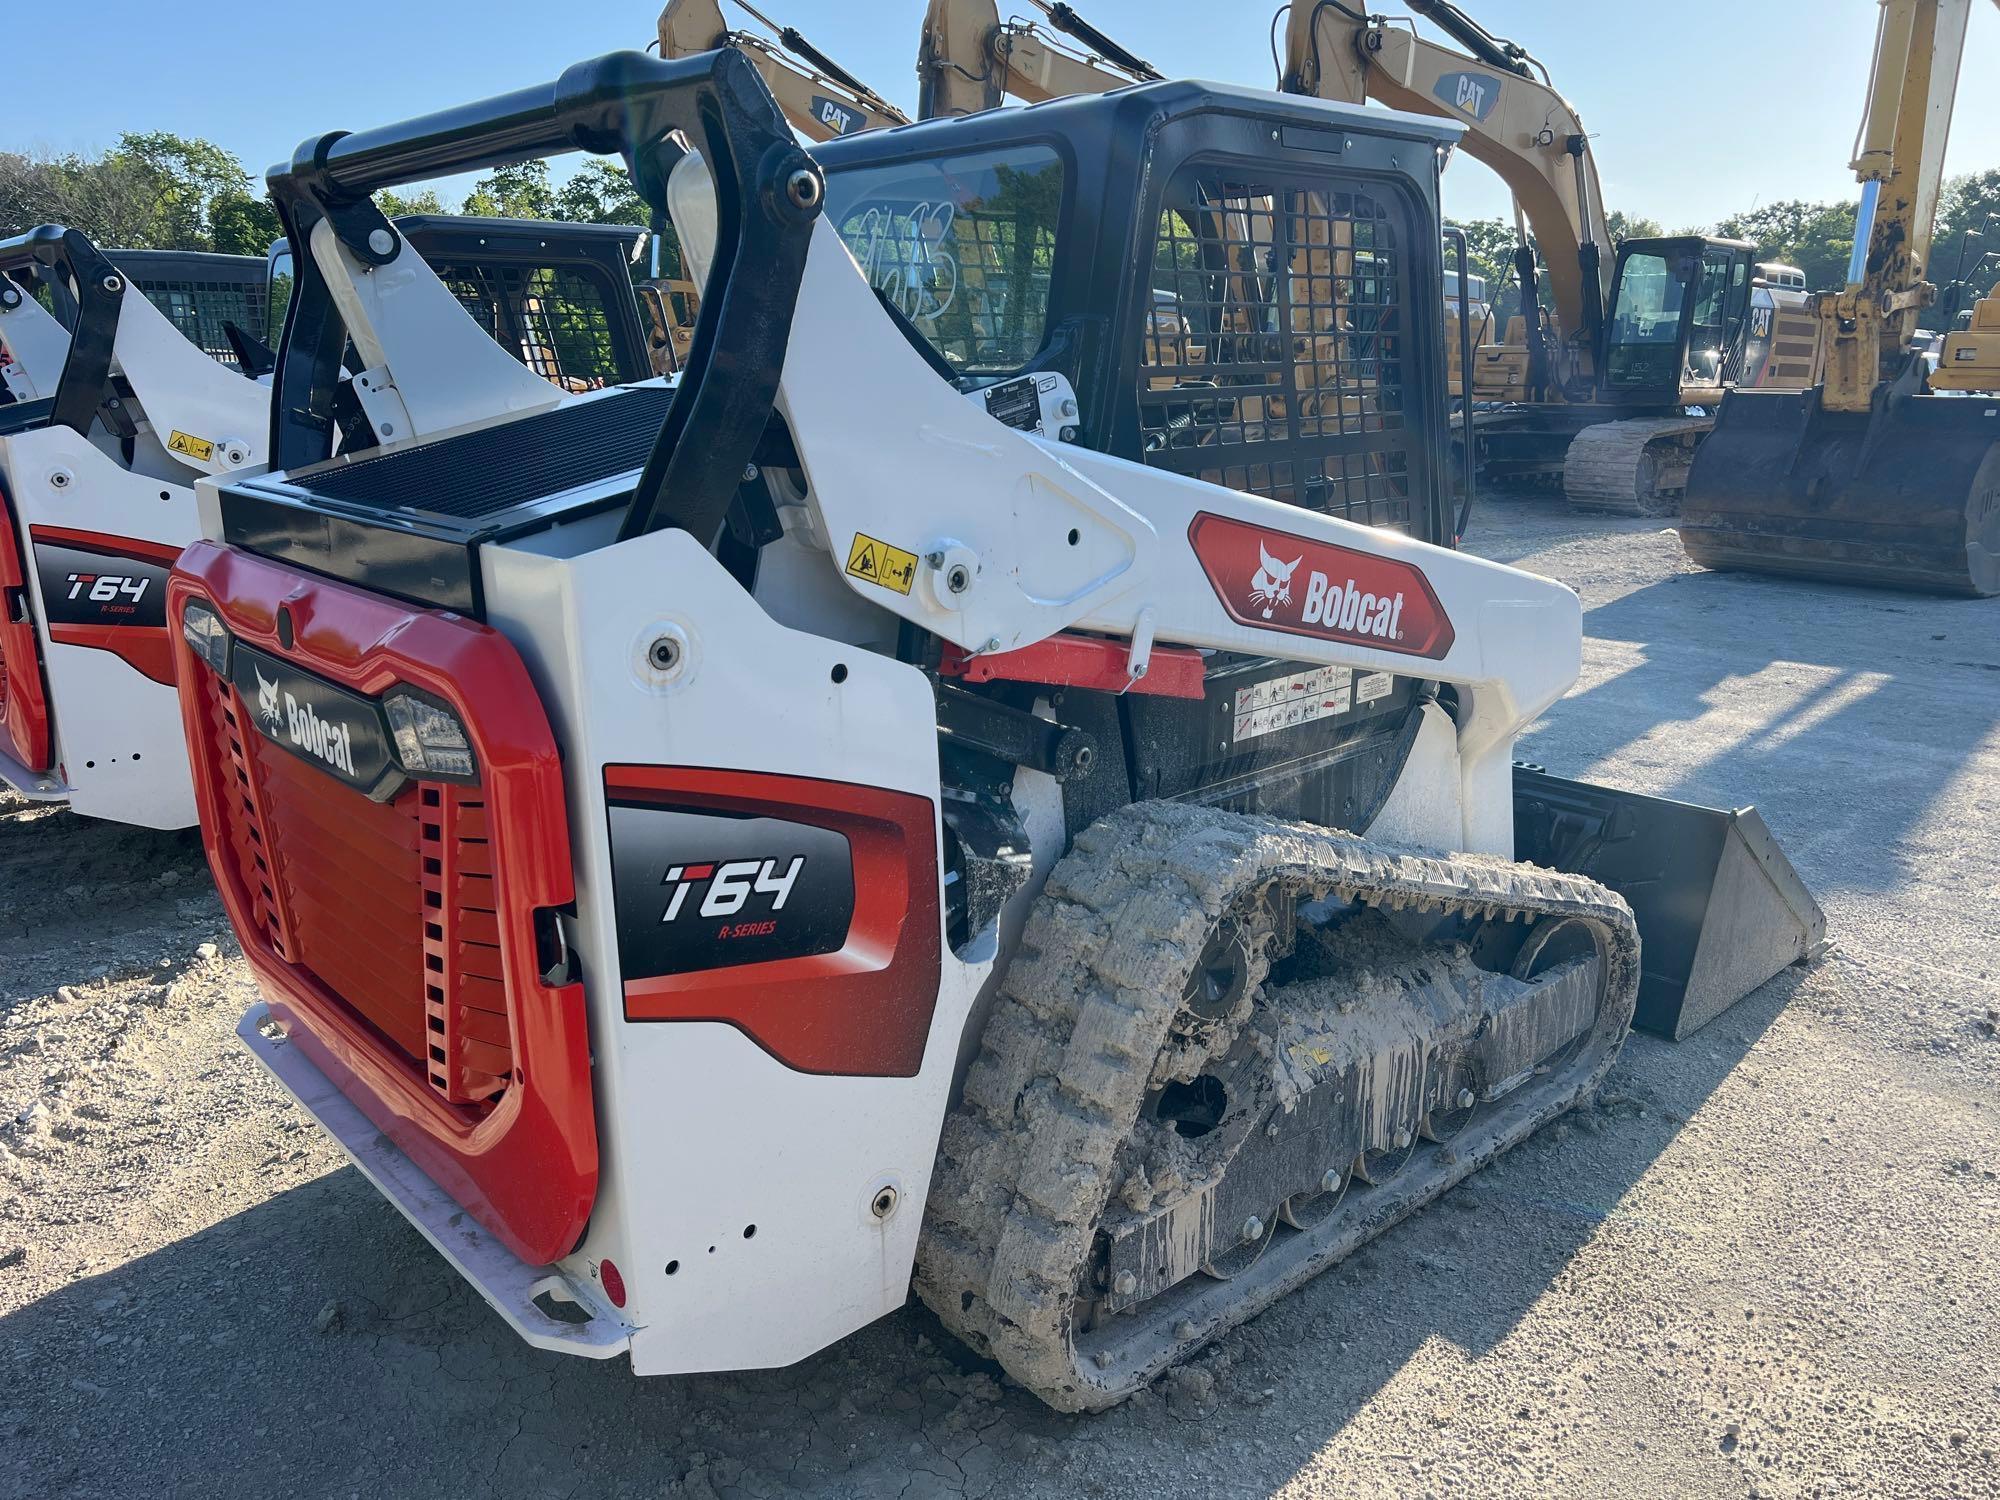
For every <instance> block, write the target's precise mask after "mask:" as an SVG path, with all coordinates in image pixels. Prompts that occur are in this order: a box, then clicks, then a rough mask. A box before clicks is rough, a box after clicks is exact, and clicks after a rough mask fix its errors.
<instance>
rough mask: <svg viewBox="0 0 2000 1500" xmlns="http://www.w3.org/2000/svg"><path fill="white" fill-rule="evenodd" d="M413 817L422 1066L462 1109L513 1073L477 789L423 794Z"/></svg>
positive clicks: (441, 788)
mask: <svg viewBox="0 0 2000 1500" xmlns="http://www.w3.org/2000/svg"><path fill="white" fill-rule="evenodd" d="M418 808H419V820H420V834H421V838H422V843H421V849H420V852H421V855H422V866H423V872H422V887H423V902H424V940H423V961H424V1019H425V1024H426V1026H427V1028H428V1032H427V1037H426V1043H427V1045H426V1050H425V1057H426V1061H427V1063H428V1071H429V1076H430V1080H431V1087H432V1088H434V1089H436V1090H437V1091H438V1092H439V1093H440V1094H442V1095H443V1096H444V1097H445V1098H446V1099H448V1100H450V1101H451V1102H452V1103H453V1104H469V1103H472V1102H473V1101H474V1100H478V1099H485V1098H489V1097H491V1096H492V1095H493V1094H494V1093H496V1092H498V1091H499V1090H500V1089H502V1088H504V1087H505V1086H506V1083H507V1074H508V1071H509V1070H510V1069H511V1068H512V1067H513V1065H514V1053H513V1048H512V1045H511V1043H510V1042H509V1040H508V1036H507V991H506V986H505V983H504V979H503V975H502V972H501V967H500V923H499V918H498V916H497V914H496V907H495V903H494V897H493V865H492V858H491V855H490V853H489V846H488V844H487V842H486V802H485V799H484V798H483V797H482V796H481V795H480V793H479V790H478V788H476V787H460V786H445V785H426V786H424V787H423V788H422V789H421V790H420V791H419V793H418Z"/></svg>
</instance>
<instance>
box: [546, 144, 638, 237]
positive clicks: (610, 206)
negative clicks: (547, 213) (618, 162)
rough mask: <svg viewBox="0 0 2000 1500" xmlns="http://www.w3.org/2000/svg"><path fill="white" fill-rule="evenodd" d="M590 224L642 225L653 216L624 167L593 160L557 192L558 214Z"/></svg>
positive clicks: (578, 169)
mask: <svg viewBox="0 0 2000 1500" xmlns="http://www.w3.org/2000/svg"><path fill="white" fill-rule="evenodd" d="M555 216H556V217H557V218H559V219H571V220H576V221H579V222H582V223H586V224H638V225H641V226H643V225H644V224H645V223H646V221H647V220H648V219H650V218H651V217H652V210H651V209H650V208H648V207H647V206H646V201H645V199H643V198H641V197H640V196H639V190H638V189H637V188H635V187H633V186H632V177H631V174H630V173H628V172H627V171H626V170H625V169H624V168H623V167H621V166H614V165H613V164H612V163H610V162H608V161H605V160H603V159H602V158H598V157H593V158H592V159H591V160H589V161H587V162H585V163H584V164H583V165H582V166H581V167H579V168H577V170H576V173H575V175H574V176H572V177H571V178H570V180H569V181H568V182H565V183H564V184H563V185H562V186H561V187H560V188H558V189H557V190H556V215H555Z"/></svg>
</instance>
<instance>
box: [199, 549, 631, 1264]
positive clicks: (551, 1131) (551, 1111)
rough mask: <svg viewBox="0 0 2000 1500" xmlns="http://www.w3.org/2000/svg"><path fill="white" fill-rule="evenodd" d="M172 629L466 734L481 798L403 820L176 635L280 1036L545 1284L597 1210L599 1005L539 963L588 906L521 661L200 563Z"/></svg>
mask: <svg viewBox="0 0 2000 1500" xmlns="http://www.w3.org/2000/svg"><path fill="white" fill-rule="evenodd" d="M167 597H168V617H169V619H172V620H175V621H179V620H181V619H182V618H183V616H184V611H186V610H189V609H193V608H202V609H213V610H214V611H215V612H216V613H217V614H218V615H219V616H220V617H221V618H222V620H223V622H224V624H225V626H226V628H227V629H228V630H229V632H230V634H231V635H232V636H233V637H234V639H235V640H236V641H237V642H239V643H242V644H244V645H248V646H250V647H253V648H254V649H256V650H258V651H261V652H264V653H266V654H268V655H272V656H280V657H284V658H286V659H288V660H290V661H291V662H292V663H293V664H295V665H296V666H297V667H298V668H299V670H301V671H306V672H311V673H313V674H315V675H317V676H318V677H320V678H322V679H324V680H325V681H328V682H332V683H337V684H339V685H340V686H342V687H344V688H345V689H346V690H347V691H349V692H352V693H355V694H358V695H360V696H362V697H366V698H371V699H379V698H380V697H381V696H382V695H383V694H384V693H385V692H386V691H388V690H389V689H390V688H392V687H393V686H394V685H396V684H398V683H401V684H407V685H408V686H410V687H413V688H416V689H417V690H419V691H421V692H424V693H427V694H429V695H431V696H432V697H433V698H434V699H436V700H438V701H440V702H443V703H445V704H447V705H449V706H450V707H451V709H452V711H454V712H455V713H457V714H459V715H460V717H461V721H462V722H463V723H464V724H465V726H466V729H467V732H468V735H469V737H470V739H471V743H472V748H473V751H474V754H475V759H476V763H477V765H478V768H479V779H478V784H477V785H471V786H458V785H446V784H443V783H439V782H417V783H414V784H411V785H407V786H405V787H404V788H403V789H402V790H401V791H400V792H399V793H398V794H397V796H396V797H395V798H394V800H392V801H390V802H387V803H376V802H370V801H369V800H368V799H367V798H366V797H365V796H363V795H362V794H361V793H359V792H356V791H353V790H351V789H350V788H349V787H348V786H347V785H345V784H344V783H343V782H342V781H341V779H340V778H338V777H336V776H334V775H332V774H331V773H330V772H328V771H327V770H325V769H323V768H321V767H320V766H319V765H318V764H317V763H311V762H307V761H304V760H301V759H299V758H298V757H296V756H294V755H292V754H291V753H290V752H289V751H288V750H287V749H285V748H283V747H281V746H279V745H277V744H275V743H273V742H272V741H271V740H269V739H267V738H266V737H265V736H264V734H263V733H262V731H261V729H260V727H259V725H258V724H257V723H256V721H255V719H254V718H253V716H252V712H251V710H250V709H249V708H246V706H245V705H244V703H243V701H242V700H241V698H240V697H239V696H238V695H237V693H236V690H235V689H234V688H233V687H231V686H230V684H229V681H228V679H227V676H226V674H223V673H218V672H216V671H215V670H214V668H213V667H211V666H210V665H209V664H208V663H207V662H205V661H203V660H201V659H200V658H197V657H196V656H195V654H194V652H193V651H192V649H191V648H190V647H189V645H188V642H187V641H186V639H185V638H184V637H183V634H182V632H180V631H179V630H175V631H173V632H172V633H171V636H170V639H171V640H172V643H173V647H174V657H175V663H176V667H177V669H178V673H179V684H180V691H181V700H182V717H183V721H184V723H185V724H186V727H187V731H188V752H189V757H190V760H191V763H192V766H193V769H194V788H195V800H196V802H197V803H198V804H199V806H200V808H201V823H202V835H203V840H204V842H205V843H206V845H207V848H208V857H209V862H210V864H211V866H212V867H213V869H214V871H215V883H216V888H217V890H218V891H220V893H221V895H222V901H223V905H224V906H225V907H226V908H227V909H228V912H229V919H230V922H231V924H232V925H233V926H234V927H235V929H236V932H237V935H238V936H239V937H240V938H241V939H242V940H243V952H244V956H245V957H246V958H247V959H248V960H249V962H250V966H251V968H252V969H254V970H255V971H256V974H257V979H258V983H259V985H260V986H261V987H262V989H263V991H264V995H265V999H266V1001H267V1003H268V1005H269V1014H270V1019H271V1022H272V1023H273V1024H274V1025H275V1026H276V1027H277V1028H278V1029H279V1030H281V1031H282V1032H283V1033H284V1034H285V1036H286V1037H287V1038H288V1039H289V1041H290V1044H291V1045H293V1046H296V1047H298V1048H299V1049H300V1050H301V1052H302V1053H303V1054H304V1055H305V1056H306V1057H307V1058H308V1059H309V1060H310V1061H311V1062H312V1064H313V1066H314V1067H316V1068H318V1069H319V1070H320V1072H321V1073H322V1074H324V1075H325V1076H326V1077H327V1079H328V1080H330V1081H331V1082H332V1083H333V1084H334V1085H335V1086H336V1087H337V1088H338V1089H339V1090H340V1092H341V1093H342V1094H343V1095H344V1096H345V1097H346V1098H347V1099H348V1100H349V1101H350V1102H352V1103H353V1104H354V1105H355V1106H356V1107H358V1108H359V1109H360V1110H361V1111H362V1113H363V1114H365V1115H366V1116H367V1117H368V1119H369V1120H370V1121H371V1122H372V1123H373V1124H374V1125H375V1127H376V1128H377V1129H379V1130H381V1131H382V1132H383V1134H384V1135H386V1136H387V1137H388V1138H389V1139H391V1140H393V1141H394V1142H395V1143H396V1145H397V1147H398V1148H400V1149H401V1150H402V1151H403V1152H404V1153H405V1154H406V1155H407V1156H408V1157H409V1158H410V1160H411V1161H412V1162H413V1163H415V1165H416V1166H417V1167H418V1168H419V1169H421V1170H422V1171H424V1172H425V1173H427V1174H429V1176H430V1177H431V1179H432V1180H433V1181H434V1182H436V1183H438V1184H439V1185H440V1186H441V1187H443V1188H444V1189H445V1190H446V1191H447V1192H449V1193H450V1194H451V1195H452V1196H453V1197H454V1198H455V1199H456V1200H457V1201H458V1203H459V1205H460V1206H461V1207H462V1208H464V1209H465V1211H466V1213H467V1214H468V1215H469V1216H470V1217H471V1218H472V1219H473V1220H474V1221H475V1222H477V1223H479V1224H480V1225H482V1226H483V1227H484V1228H486V1229H487V1230H489V1231H490V1232H492V1233H493V1234H495V1235H496V1236H498V1238H499V1240H500V1242H501V1243H502V1244H504V1245H505V1246H506V1247H507V1248H508V1249H509V1250H510V1251H511V1252H512V1253H513V1254H514V1255H516V1256H518V1257H519V1258H520V1259H521V1260H523V1261H525V1262H527V1263H528V1264H530V1265H546V1264H548V1263H550V1262H551V1261H555V1260H559V1259H561V1258H562V1257H563V1256H565V1255H567V1254H569V1253H570V1252H571V1251H572V1250H573V1249H575V1247H576V1245H577V1242H578V1239H579V1237H580V1236H581V1235H582V1233H583V1229H584V1226H585V1225H586V1224H587V1223H588V1222H589V1218H590V1212H591V1206H592V1204H593V1203H594V1202H595V1200H596V1196H597V1127H596V1118H595V1114H594V1110H593V1102H592V1095H591V1086H590V1082H591V1080H590V1039H589V1028H588V1019H587V1015H586V1010H585V1005H584V995H583V986H582V984H581V983H579V982H578V981H576V980H575V979H573V978H570V977H568V976H567V974H566V973H564V972H563V971H561V970H560V969H552V968H551V963H550V960H548V959H546V958H545V957H544V956H543V953H544V946H545V939H544V932H545V930H547V929H549V928H551V927H553V928H554V930H555V932H556V934H557V935H559V933H560V928H559V926H557V925H556V924H557V923H558V922H559V920H560V919H559V918H558V917H557V914H558V913H560V912H563V911H565V910H566V909H568V908H569V907H570V905H571V903H572V902H573V901H574V900H575V897H576V885H575V881H574V879H573V877H572V875H571V871H570V861H569V844H568V829H569V815H568V810H567V807H566V802H565V797H564V793H563V780H562V760H561V757H560V756H559V755H558V754H557V751H556V746H555V737H554V735H553V734H552V733H551V731H550V727H549V722H548V718H547V716H546V714H544V713H543V711H542V707H541V703H540V701H539V700H538V699H537V697H536V695H535V689H534V685H533V684H532V682H530V681H529V679H528V675H527V670H526V668H525V667H524V666H523V664H522V662H521V659H520V656H519V654H518V653H517V652H516V651H515V650H514V648H513V646H512V645H511V644H510V643H509V642H508V641H507V639H506V638H505V637H504V636H502V635H500V634H499V633H498V632H497V631H494V630H492V629H490V628H489V627H487V626H484V625H481V624H478V623H477V622H475V621H471V620H467V619H464V618H462V617H459V616H456V615H450V614H444V613H441V612H438V611H435V610H427V609H420V608H416V607H413V606H410V605H405V604H402V603H399V602H397V601H395V600H392V599H387V598H383V597H380V596H376V595H370V594H366V593H363V592H361V591H359V590H356V589H352V588H349V587H347V586H345V585H342V584H337V583H333V582H330V581H328V580H326V579H321V578H315V577H313V576H312V575H310V574H305V573H300V572H298V571H296V570H294V569H291V568H287V567H284V566H282V565H281V564H277V563H274V562H271V561H270V560H268V559H266V558H261V557H257V556H255V555H254V554H250V553H244V552H236V551H233V550H231V549H229V548H225V547H218V546H216V545H214V544H213V543H209V542H196V543H195V544H194V545H193V546H192V547H190V548H189V549H188V550H187V552H186V553H184V554H183V555H182V557H181V560H180V563H179V564H178V565H177V567H176V568H175V571H174V576H173V579H172V581H171V583H170V585H169V588H168V595H167Z"/></svg>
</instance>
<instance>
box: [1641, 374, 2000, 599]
mask: <svg viewBox="0 0 2000 1500" xmlns="http://www.w3.org/2000/svg"><path fill="white" fill-rule="evenodd" d="M1915 387H1916V379H1915V378H1914V377H1913V376H1911V377H1905V379H1903V380H1899V381H1897V382H1894V383H1892V384H1891V385H1890V386H1888V387H1885V388H1883V389H1882V390H1881V391H1878V393H1877V395H1876V399H1875V403H1874V407H1873V409H1872V410H1870V411H1868V412H1866V413H1863V412H1837V411H1826V410H1824V409H1822V407H1821V405H1820V400H1819V392H1818V391H1817V390H1809V391H1747V390H1736V391H1731V392H1730V393H1729V395H1728V396H1726V397H1725V398H1724V399H1723V402H1722V408H1721V411H1720V413H1719V416H1718V419H1717V421H1716V425H1715V430H1714V431H1713V432H1712V433H1710V434H1709V436H1708V438H1707V439H1706V440H1705V441H1704V442H1703V443H1702V445H1701V447H1700V448H1699V449H1698V450H1696V453H1695V460H1694V468H1693V471H1692V472H1691V473H1690V474H1689V476H1688V483H1687V493H1686V495H1685V497H1684V498H1683V499H1682V501H1681V520H1680V534H1681V545H1682V546H1683V547H1684V548H1685V549H1686V551H1687V555H1688V556H1689V557H1690V558H1692V559H1693V560H1694V561H1695V562H1698V563H1700V564H1701V565H1702V566H1703V567H1708V568H1737V569H1746V570H1750V571H1754V572H1762V573H1791V574H1801V575H1804V576H1806V577H1811V578H1825V579H1829V580H1832V581H1834V582H1839V583H1862V584H1875V585H1880V586H1884V587H1889V588H1905V589H1915V590H1918V591H1921V592H1924V593H1935V594H1971V595H1990V594H1996V593H2000V397H1990V396H1977V395H1974V396H1948V395H1922V394H1917V393H1916V390H1915Z"/></svg>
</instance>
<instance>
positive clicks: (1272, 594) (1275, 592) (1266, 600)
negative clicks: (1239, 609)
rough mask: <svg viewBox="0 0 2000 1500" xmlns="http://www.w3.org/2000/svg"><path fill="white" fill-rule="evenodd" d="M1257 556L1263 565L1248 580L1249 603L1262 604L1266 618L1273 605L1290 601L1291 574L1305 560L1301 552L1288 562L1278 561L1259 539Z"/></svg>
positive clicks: (1269, 616) (1269, 614)
mask: <svg viewBox="0 0 2000 1500" xmlns="http://www.w3.org/2000/svg"><path fill="white" fill-rule="evenodd" d="M1257 556H1258V557H1259V558H1260V559H1261V560H1262V562H1263V566H1262V567H1260V568H1258V569H1257V573H1256V576H1255V577H1253V578H1252V579H1251V580H1250V603H1251V604H1252V605H1253V606H1255V605H1259V604H1261V605H1263V606H1264V618H1265V619H1267V620H1268V619H1270V618H1271V610H1272V607H1273V606H1275V605H1279V604H1290V603H1291V602H1292V574H1294V573H1296V572H1297V571H1298V568H1299V564H1300V563H1302V562H1304V561H1305V555H1304V554H1303V553H1301V554H1300V555H1299V556H1297V557H1295V558H1293V559H1292V560H1291V561H1290V562H1288V563H1286V562H1279V561H1278V560H1277V558H1275V557H1273V556H1271V553H1270V550H1269V549H1268V548H1267V547H1265V545H1264V544H1263V543H1262V542H1261V541H1260V542H1259V543H1257Z"/></svg>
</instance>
